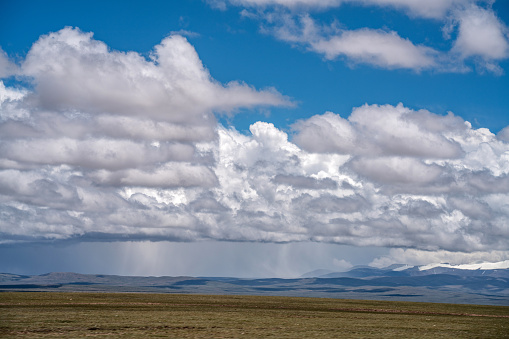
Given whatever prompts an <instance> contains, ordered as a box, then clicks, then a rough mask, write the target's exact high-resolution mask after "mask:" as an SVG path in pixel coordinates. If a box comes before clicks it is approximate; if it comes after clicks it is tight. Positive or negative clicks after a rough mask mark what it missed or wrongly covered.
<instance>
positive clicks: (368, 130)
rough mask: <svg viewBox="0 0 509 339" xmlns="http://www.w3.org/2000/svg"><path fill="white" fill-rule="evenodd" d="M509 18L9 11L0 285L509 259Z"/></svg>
mask: <svg viewBox="0 0 509 339" xmlns="http://www.w3.org/2000/svg"><path fill="white" fill-rule="evenodd" d="M508 25H509V2H507V1H502V0H498V1H488V0H484V1H481V0H479V1H476V0H430V1H419V0H407V1H404V0H187V1H152V0H146V1H143V2H141V1H115V0H112V1H106V2H105V1H79V0H78V1H72V2H69V1H56V0H49V1H44V2H43V1H24V0H16V1H14V0H3V1H0V271H1V272H10V273H18V274H43V273H47V272H52V271H72V272H78V273H101V274H121V275H157V276H161V275H191V276H237V277H296V276H300V275H301V274H303V273H306V272H308V271H311V270H314V269H330V270H335V271H341V270H347V269H349V268H351V267H353V266H355V265H371V266H375V267H385V266H389V265H391V264H394V263H401V264H409V265H432V264H436V263H441V262H442V263H444V262H447V263H450V264H451V265H459V264H463V265H464V264H472V263H480V262H500V261H504V260H508V259H509V80H508V76H509V75H508V73H509V29H508Z"/></svg>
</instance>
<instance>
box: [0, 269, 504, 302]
mask: <svg viewBox="0 0 509 339" xmlns="http://www.w3.org/2000/svg"><path fill="white" fill-rule="evenodd" d="M506 264H507V263H506V262H502V263H500V265H498V266H497V265H495V266H491V267H492V268H485V267H484V268H483V266H482V265H481V266H480V267H478V268H476V269H468V268H462V267H459V268H458V267H452V266H451V265H448V264H440V265H435V266H434V267H426V266H407V265H391V266H389V267H386V268H382V269H380V268H374V267H369V266H356V267H354V268H352V269H351V270H349V271H346V272H330V271H326V270H316V271H313V272H309V273H306V274H304V275H302V276H301V277H299V278H295V279H281V278H263V279H240V278H232V277H136V276H115V275H98V274H96V275H94V274H77V273H48V274H43V275H33V276H30V275H16V274H9V273H3V274H0V291H13V290H22V291H104V292H146V293H198V294H242V295H279V296H305V297H326V298H342V299H343V298H344V299H372V300H404V301H420V302H445V303H464V304H485V305H507V306H509V268H508V267H506V266H507V265H506ZM499 267H500V268H499Z"/></svg>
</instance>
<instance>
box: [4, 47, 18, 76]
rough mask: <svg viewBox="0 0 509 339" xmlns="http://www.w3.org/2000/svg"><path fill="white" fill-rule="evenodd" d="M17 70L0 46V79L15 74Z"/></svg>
mask: <svg viewBox="0 0 509 339" xmlns="http://www.w3.org/2000/svg"><path fill="white" fill-rule="evenodd" d="M17 72H18V66H17V65H16V64H15V63H13V62H12V61H11V60H9V57H8V56H7V53H5V52H4V50H3V49H2V48H1V47H0V79H1V78H7V77H10V76H12V75H15V74H16V73H17Z"/></svg>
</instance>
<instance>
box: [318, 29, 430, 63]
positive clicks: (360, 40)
mask: <svg viewBox="0 0 509 339" xmlns="http://www.w3.org/2000/svg"><path fill="white" fill-rule="evenodd" d="M310 46H311V49H312V50H313V51H315V52H318V53H321V54H324V56H325V57H326V58H327V59H330V60H332V59H335V58H336V57H338V56H342V55H343V56H346V57H347V58H348V59H349V60H352V61H353V62H356V63H366V64H371V65H375V66H379V67H383V68H388V69H394V68H407V69H412V70H420V69H424V68H431V67H434V66H435V60H434V55H436V54H438V52H437V51H435V50H433V49H431V48H429V47H425V46H416V45H414V44H413V43H412V42H411V41H410V40H408V39H403V38H401V37H400V36H399V35H398V34H397V33H396V32H393V31H392V32H385V31H380V30H372V29H367V28H364V29H360V30H355V31H344V32H342V34H341V35H335V36H332V37H331V38H329V39H324V40H319V41H316V42H311V43H310Z"/></svg>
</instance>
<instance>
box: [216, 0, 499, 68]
mask: <svg viewBox="0 0 509 339" xmlns="http://www.w3.org/2000/svg"><path fill="white" fill-rule="evenodd" d="M229 3H230V4H232V5H235V6H243V7H245V9H244V10H242V12H241V15H242V16H244V17H249V18H251V19H254V20H258V21H260V26H261V31H262V32H264V33H267V34H271V35H273V36H274V37H275V38H277V39H278V40H281V41H285V42H287V43H290V44H292V45H294V46H301V47H304V48H305V49H306V50H309V51H313V52H315V53H318V54H320V55H323V57H324V58H325V59H327V60H336V59H340V60H344V61H346V62H347V63H348V64H350V65H356V64H367V65H371V66H375V67H379V68H384V69H389V70H393V69H407V70H412V71H415V72H422V71H424V70H426V71H435V72H455V73H456V72H468V71H470V70H471V65H475V66H476V69H477V70H478V71H479V72H485V71H488V72H492V73H494V74H498V75H499V74H501V73H502V69H501V68H500V66H499V65H498V62H499V61H501V60H505V59H507V58H508V57H509V40H508V29H507V27H506V25H505V24H504V23H503V22H502V21H501V20H500V19H499V18H498V17H497V16H496V13H495V12H494V11H493V10H492V8H491V6H490V4H489V2H488V4H485V2H484V1H476V0H445V1H441V0H432V1H419V0H411V1H403V0H361V1H352V0H330V1H316V0H230V1H229ZM226 4H227V2H226V1H224V2H222V5H223V8H226ZM344 4H347V5H352V6H359V5H360V6H368V7H372V6H374V7H378V8H379V9H378V10H379V11H380V12H382V11H384V10H386V8H394V9H396V10H401V11H403V12H404V13H406V14H407V15H409V16H410V18H411V19H416V18H419V19H420V18H422V19H433V21H434V24H435V25H437V26H438V24H441V25H442V32H443V33H444V37H445V38H446V40H450V39H451V35H452V33H454V35H456V39H455V40H454V41H452V42H451V43H449V42H447V45H450V46H451V47H450V48H449V49H447V48H444V43H441V44H436V43H435V47H431V46H426V45H424V44H422V43H414V42H412V41H411V40H410V39H409V38H405V37H402V34H401V33H400V32H396V31H394V30H391V29H389V28H387V26H383V27H380V28H378V29H376V28H373V27H369V28H368V27H363V28H356V29H347V28H345V27H344V26H345V25H344V24H343V23H341V22H338V21H337V20H336V19H334V20H332V24H324V23H322V22H320V21H317V20H316V19H313V18H312V17H311V14H312V13H313V12H316V11H327V10H331V9H332V8H335V7H341V6H342V5H344ZM339 10H341V9H339ZM322 17H323V15H322ZM370 25H371V23H368V22H366V26H370ZM427 43H430V42H429V41H428V42H427ZM441 45H442V46H441Z"/></svg>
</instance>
